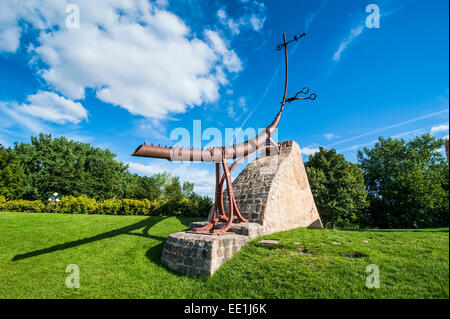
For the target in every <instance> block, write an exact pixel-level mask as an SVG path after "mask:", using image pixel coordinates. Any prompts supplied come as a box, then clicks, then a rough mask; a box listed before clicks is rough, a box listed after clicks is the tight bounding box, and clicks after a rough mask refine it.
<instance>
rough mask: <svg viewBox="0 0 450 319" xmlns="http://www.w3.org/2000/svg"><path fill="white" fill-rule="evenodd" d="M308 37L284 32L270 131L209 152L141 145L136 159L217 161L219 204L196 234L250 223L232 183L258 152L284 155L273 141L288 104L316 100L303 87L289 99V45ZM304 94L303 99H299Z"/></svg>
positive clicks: (217, 203)
mask: <svg viewBox="0 0 450 319" xmlns="http://www.w3.org/2000/svg"><path fill="white" fill-rule="evenodd" d="M305 35H306V34H305V33H302V34H301V35H299V36H295V37H294V39H293V40H290V41H288V42H286V35H285V34H284V33H283V43H282V44H279V45H277V46H276V50H281V49H282V48H283V47H284V57H285V66H286V74H285V75H286V77H285V86H284V94H283V100H282V101H281V108H280V111H279V112H278V114H277V115H276V116H275V119H274V120H273V121H272V123H271V124H270V125H269V126H267V127H266V129H265V130H264V131H263V132H261V133H260V134H259V135H258V136H256V137H254V138H252V139H251V140H248V141H246V142H244V143H241V144H238V145H233V146H227V147H225V146H222V147H212V148H208V149H194V148H183V147H167V146H165V147H161V146H160V145H158V146H154V145H153V144H151V145H147V144H145V143H144V144H143V145H141V146H139V147H138V148H137V149H136V150H135V151H134V152H133V154H131V155H132V156H142V157H152V158H162V159H167V160H169V161H203V162H216V190H215V201H214V207H213V211H212V214H211V217H210V220H209V221H208V223H207V224H206V225H205V226H204V227H201V228H195V229H192V231H193V232H196V233H205V234H212V235H220V234H224V233H226V232H227V230H228V229H230V227H231V224H232V223H233V222H234V221H235V218H236V219H237V220H238V221H239V222H247V219H245V218H244V217H243V216H242V214H241V212H240V211H239V208H238V207H237V205H236V200H235V198H234V191H233V185H232V182H231V173H232V172H233V170H234V169H235V168H236V166H237V165H239V164H240V163H241V162H242V161H244V160H245V159H246V158H247V157H249V156H250V155H252V154H255V153H256V152H259V151H261V150H264V149H266V155H270V153H271V152H270V151H271V149H274V150H275V152H276V153H277V154H278V153H279V152H280V145H279V144H278V143H276V142H275V141H274V140H273V139H272V137H271V136H272V134H273V133H274V132H275V130H276V129H277V127H278V123H279V122H280V119H281V114H282V113H283V109H284V105H285V104H286V102H287V103H291V102H292V101H295V100H308V99H309V100H315V99H316V94H315V93H312V94H310V95H309V96H306V95H307V94H308V93H309V89H308V88H307V87H305V88H303V89H302V90H301V91H299V92H297V93H296V94H295V96H293V97H291V98H286V94H287V88H288V53H287V46H288V44H289V43H291V42H293V41H298V40H299V39H300V38H302V37H304V36H305ZM300 94H303V95H304V96H303V97H298V96H299V95H300ZM227 159H237V160H236V161H235V162H234V163H232V164H231V165H228V164H227ZM221 164H222V167H223V171H224V172H223V174H222V172H221ZM225 182H226V183H227V193H228V199H229V205H230V210H229V214H228V215H227V214H226V212H225V207H224V201H223V186H224V183H225ZM219 221H223V222H225V224H224V225H223V226H222V227H218V223H219Z"/></svg>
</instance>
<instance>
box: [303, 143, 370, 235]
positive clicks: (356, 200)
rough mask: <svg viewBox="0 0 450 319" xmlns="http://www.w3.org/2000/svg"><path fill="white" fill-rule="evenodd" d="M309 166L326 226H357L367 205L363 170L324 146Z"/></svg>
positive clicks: (310, 158) (312, 185)
mask: <svg viewBox="0 0 450 319" xmlns="http://www.w3.org/2000/svg"><path fill="white" fill-rule="evenodd" d="M305 167H306V173H307V175H308V180H309V183H310V187H311V191H312V193H313V195H314V200H315V202H316V205H317V209H318V210H319V214H320V216H321V218H322V222H323V224H324V225H325V226H326V227H332V228H335V227H349V226H354V225H356V223H357V221H358V219H359V218H360V216H361V214H362V212H363V209H364V208H365V207H366V206H367V201H366V197H367V193H366V191H365V189H364V179H363V173H362V171H361V169H360V168H359V167H358V166H357V165H356V164H353V163H350V162H348V161H346V160H345V158H344V156H343V155H341V154H338V153H337V152H336V150H334V149H331V150H325V149H324V148H322V147H321V148H320V149H319V152H317V153H315V154H314V155H311V156H310V157H309V159H308V161H307V162H306V163H305Z"/></svg>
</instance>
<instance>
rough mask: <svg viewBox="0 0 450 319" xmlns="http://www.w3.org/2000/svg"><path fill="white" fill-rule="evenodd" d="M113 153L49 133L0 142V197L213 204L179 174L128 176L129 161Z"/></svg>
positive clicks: (42, 199)
mask: <svg viewBox="0 0 450 319" xmlns="http://www.w3.org/2000/svg"><path fill="white" fill-rule="evenodd" d="M115 157H116V154H114V153H112V152H111V151H109V150H104V149H100V148H95V147H92V146H91V145H90V144H88V143H82V142H77V141H71V140H68V139H66V138H65V137H58V138H53V137H52V136H51V135H49V134H40V135H39V136H33V137H31V142H30V143H15V144H14V146H13V147H10V148H5V147H3V146H1V145H0V196H4V197H5V198H6V199H7V200H14V199H24V200H31V201H33V200H41V201H43V202H45V201H47V200H48V198H49V197H50V196H51V195H52V194H53V193H54V192H57V193H59V194H61V195H62V196H74V197H79V196H81V195H85V196H87V197H89V198H92V199H95V200H98V201H101V200H106V199H111V198H115V199H136V200H144V199H147V200H149V201H155V200H160V199H164V200H168V201H179V200H181V199H182V198H189V199H190V200H191V201H194V202H208V203H210V202H211V201H210V199H209V198H207V197H202V196H200V195H198V194H196V193H194V185H193V184H192V183H189V182H184V183H181V182H180V179H179V177H177V176H172V175H171V174H168V173H162V174H155V175H153V176H150V177H148V176H139V175H137V174H132V173H130V172H129V170H128V165H127V164H125V163H123V162H121V161H117V160H116V159H115Z"/></svg>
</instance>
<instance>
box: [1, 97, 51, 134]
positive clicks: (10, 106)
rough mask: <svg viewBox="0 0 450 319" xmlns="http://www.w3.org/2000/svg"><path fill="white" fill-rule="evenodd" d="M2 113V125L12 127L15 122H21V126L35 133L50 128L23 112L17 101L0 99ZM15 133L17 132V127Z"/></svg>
mask: <svg viewBox="0 0 450 319" xmlns="http://www.w3.org/2000/svg"><path fill="white" fill-rule="evenodd" d="M0 113H2V116H1V117H0V127H3V128H5V127H6V128H10V127H12V126H13V125H14V124H20V126H21V128H24V129H25V130H27V131H30V132H31V133H34V134H36V133H41V132H46V131H48V128H47V127H46V126H45V125H43V124H42V123H41V121H39V120H37V119H35V118H32V117H31V116H28V115H26V114H24V113H23V112H21V111H20V109H19V106H18V105H17V103H6V102H1V101H0ZM13 133H16V130H15V129H14V131H13Z"/></svg>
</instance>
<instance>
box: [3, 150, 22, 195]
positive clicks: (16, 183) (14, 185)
mask: <svg viewBox="0 0 450 319" xmlns="http://www.w3.org/2000/svg"><path fill="white" fill-rule="evenodd" d="M23 178H24V172H23V166H22V163H21V162H20V160H19V158H18V157H17V156H16V155H15V154H14V153H13V152H12V150H11V149H9V148H7V149H5V148H4V147H3V146H2V145H1V144H0V196H4V197H6V199H17V198H18V197H19V196H20V194H21V191H22V186H23V185H22V182H23Z"/></svg>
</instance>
